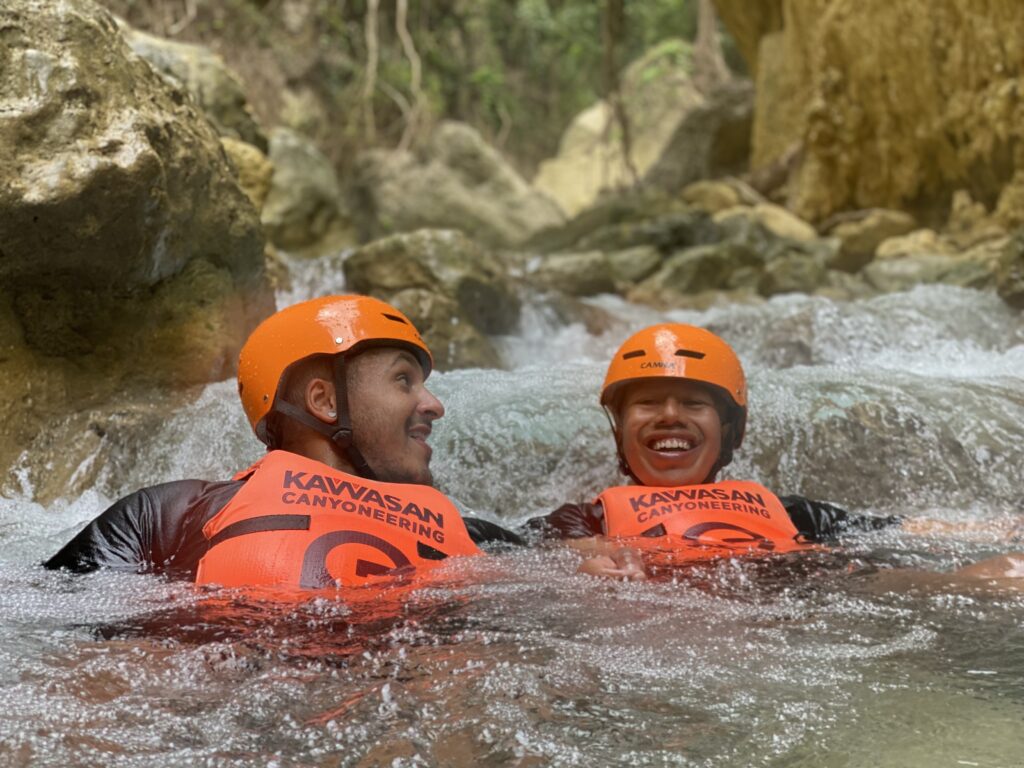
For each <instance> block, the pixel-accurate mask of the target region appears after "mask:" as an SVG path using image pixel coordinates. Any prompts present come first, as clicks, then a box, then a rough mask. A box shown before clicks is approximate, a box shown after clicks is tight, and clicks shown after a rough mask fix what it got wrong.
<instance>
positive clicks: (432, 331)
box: [387, 288, 501, 371]
mask: <svg viewBox="0 0 1024 768" xmlns="http://www.w3.org/2000/svg"><path fill="white" fill-rule="evenodd" d="M387 300H388V302H390V303H391V304H392V305H393V306H395V307H397V308H398V309H399V310H401V311H402V312H403V313H404V314H405V315H406V316H407V317H408V318H409V319H411V320H412V321H413V324H414V325H415V326H416V328H417V330H419V332H420V333H421V334H423V338H424V340H425V341H426V342H427V346H428V347H430V351H431V353H432V354H433V356H434V365H435V366H436V367H437V369H438V370H441V371H449V370H453V369H456V368H500V367H501V358H500V357H499V356H498V353H497V351H496V350H495V349H494V346H493V345H492V344H491V342H490V341H489V340H488V339H487V337H486V336H484V335H483V334H482V333H481V332H480V331H479V330H478V329H477V328H474V327H473V326H472V325H470V324H469V323H468V322H465V319H464V314H463V313H462V312H461V311H460V309H459V306H458V304H457V303H456V302H455V300H454V299H452V298H450V297H449V296H446V295H444V294H443V293H438V292H436V291H430V290H427V289H425V288H406V289H404V290H401V291H398V292H397V293H394V294H391V295H390V296H389V297H388V299H387Z"/></svg>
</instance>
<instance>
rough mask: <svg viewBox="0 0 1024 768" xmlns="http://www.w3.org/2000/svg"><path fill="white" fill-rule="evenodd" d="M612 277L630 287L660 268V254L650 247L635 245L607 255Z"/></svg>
mask: <svg viewBox="0 0 1024 768" xmlns="http://www.w3.org/2000/svg"><path fill="white" fill-rule="evenodd" d="M607 259H608V265H609V266H610V267H611V270H612V276H613V277H614V278H615V280H616V281H617V282H618V283H620V284H626V285H632V284H634V283H638V282H640V281H641V280H643V279H644V278H645V277H649V276H650V275H652V274H653V273H654V272H655V271H656V270H657V269H658V267H659V266H661V261H662V255H661V252H660V251H659V250H658V249H657V248H655V247H654V246H651V245H637V246H634V247H633V248H626V249H625V250H622V251H612V252H611V253H609V254H608V255H607Z"/></svg>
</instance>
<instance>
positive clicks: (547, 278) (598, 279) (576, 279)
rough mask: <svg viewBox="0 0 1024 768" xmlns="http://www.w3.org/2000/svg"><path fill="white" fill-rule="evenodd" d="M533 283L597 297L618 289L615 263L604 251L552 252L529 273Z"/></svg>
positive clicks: (572, 293)
mask: <svg viewBox="0 0 1024 768" xmlns="http://www.w3.org/2000/svg"><path fill="white" fill-rule="evenodd" d="M529 277H530V280H531V282H533V283H539V284H540V285H543V286H547V287H549V288H555V289H557V290H559V291H562V292H563V293H568V294H569V295H570V296H594V295H596V294H598V293H611V292H612V291H614V290H615V278H614V275H613V273H612V268H611V264H610V263H609V261H608V259H607V257H606V256H605V255H604V253H602V252H601V251H584V252H582V253H552V254H550V255H548V256H545V257H544V258H543V260H542V261H541V263H540V265H539V266H538V267H537V269H536V270H535V271H534V272H533V273H532V274H531V275H530V276H529Z"/></svg>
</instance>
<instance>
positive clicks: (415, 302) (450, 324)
mask: <svg viewBox="0 0 1024 768" xmlns="http://www.w3.org/2000/svg"><path fill="white" fill-rule="evenodd" d="M344 270H345V281H346V284H347V285H348V286H349V287H350V288H351V289H352V290H353V291H356V292H358V293H366V294H371V295H373V296H377V297H379V298H382V299H384V300H385V301H390V302H394V301H395V300H396V297H398V296H399V295H400V294H402V295H403V296H404V298H403V301H406V302H407V304H408V306H409V307H410V311H409V317H410V319H411V320H412V321H413V323H414V324H415V325H416V327H417V328H419V330H420V332H421V333H422V334H423V336H424V339H425V340H426V341H427V345H428V346H429V347H430V348H431V350H432V351H434V352H435V355H436V356H437V361H436V362H437V365H438V367H439V368H451V367H466V366H490V367H493V366H496V365H498V357H497V353H496V352H495V351H494V349H493V347H492V346H491V344H490V342H489V341H488V340H487V338H486V336H485V334H501V333H510V332H512V331H513V330H514V329H515V328H516V326H517V324H518V321H519V299H518V297H517V295H516V293H515V289H514V286H513V285H512V283H511V281H510V279H509V277H508V275H507V274H506V273H505V270H504V269H503V267H502V265H501V263H500V262H499V261H498V260H497V259H495V258H494V256H493V255H491V254H490V253H489V252H487V251H485V250H484V249H483V248H481V247H480V246H479V245H477V244H476V243H474V242H473V241H472V240H470V239H469V238H467V237H466V236H465V235H463V234H462V233H461V232H455V231H450V230H420V231H418V232H413V233H410V234H404V235H393V236H391V237H388V238H384V239H382V240H378V241H376V242H374V243H370V244H369V245H366V246H363V247H362V248H360V249H359V250H358V251H356V252H355V253H354V254H352V255H351V256H350V257H349V258H348V259H346V260H345V262H344ZM406 291H414V292H413V293H405V294H403V292H406ZM396 306H397V304H396ZM399 308H400V309H401V308H402V307H399Z"/></svg>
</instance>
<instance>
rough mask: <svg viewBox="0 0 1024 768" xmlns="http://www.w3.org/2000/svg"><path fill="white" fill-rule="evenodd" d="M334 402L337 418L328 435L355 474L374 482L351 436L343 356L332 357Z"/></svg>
mask: <svg viewBox="0 0 1024 768" xmlns="http://www.w3.org/2000/svg"><path fill="white" fill-rule="evenodd" d="M333 369H334V400H335V403H334V404H335V405H336V406H337V411H338V416H337V418H336V419H335V420H334V433H333V434H332V435H330V438H331V442H333V443H334V444H335V445H336V446H337V447H338V449H339V450H340V451H341V452H342V453H343V454H344V455H345V457H346V458H347V459H348V461H349V463H350V464H351V465H352V467H353V468H354V469H355V471H356V474H357V475H359V476H360V477H365V478H366V479H368V480H376V479H377V475H376V473H374V471H373V470H372V469H370V465H369V464H368V463H367V462H366V459H365V458H364V457H363V454H362V453H361V452H360V450H359V449H358V448H356V444H355V440H354V438H353V436H352V419H351V415H350V413H349V408H348V377H347V376H345V355H335V356H334V363H333Z"/></svg>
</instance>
